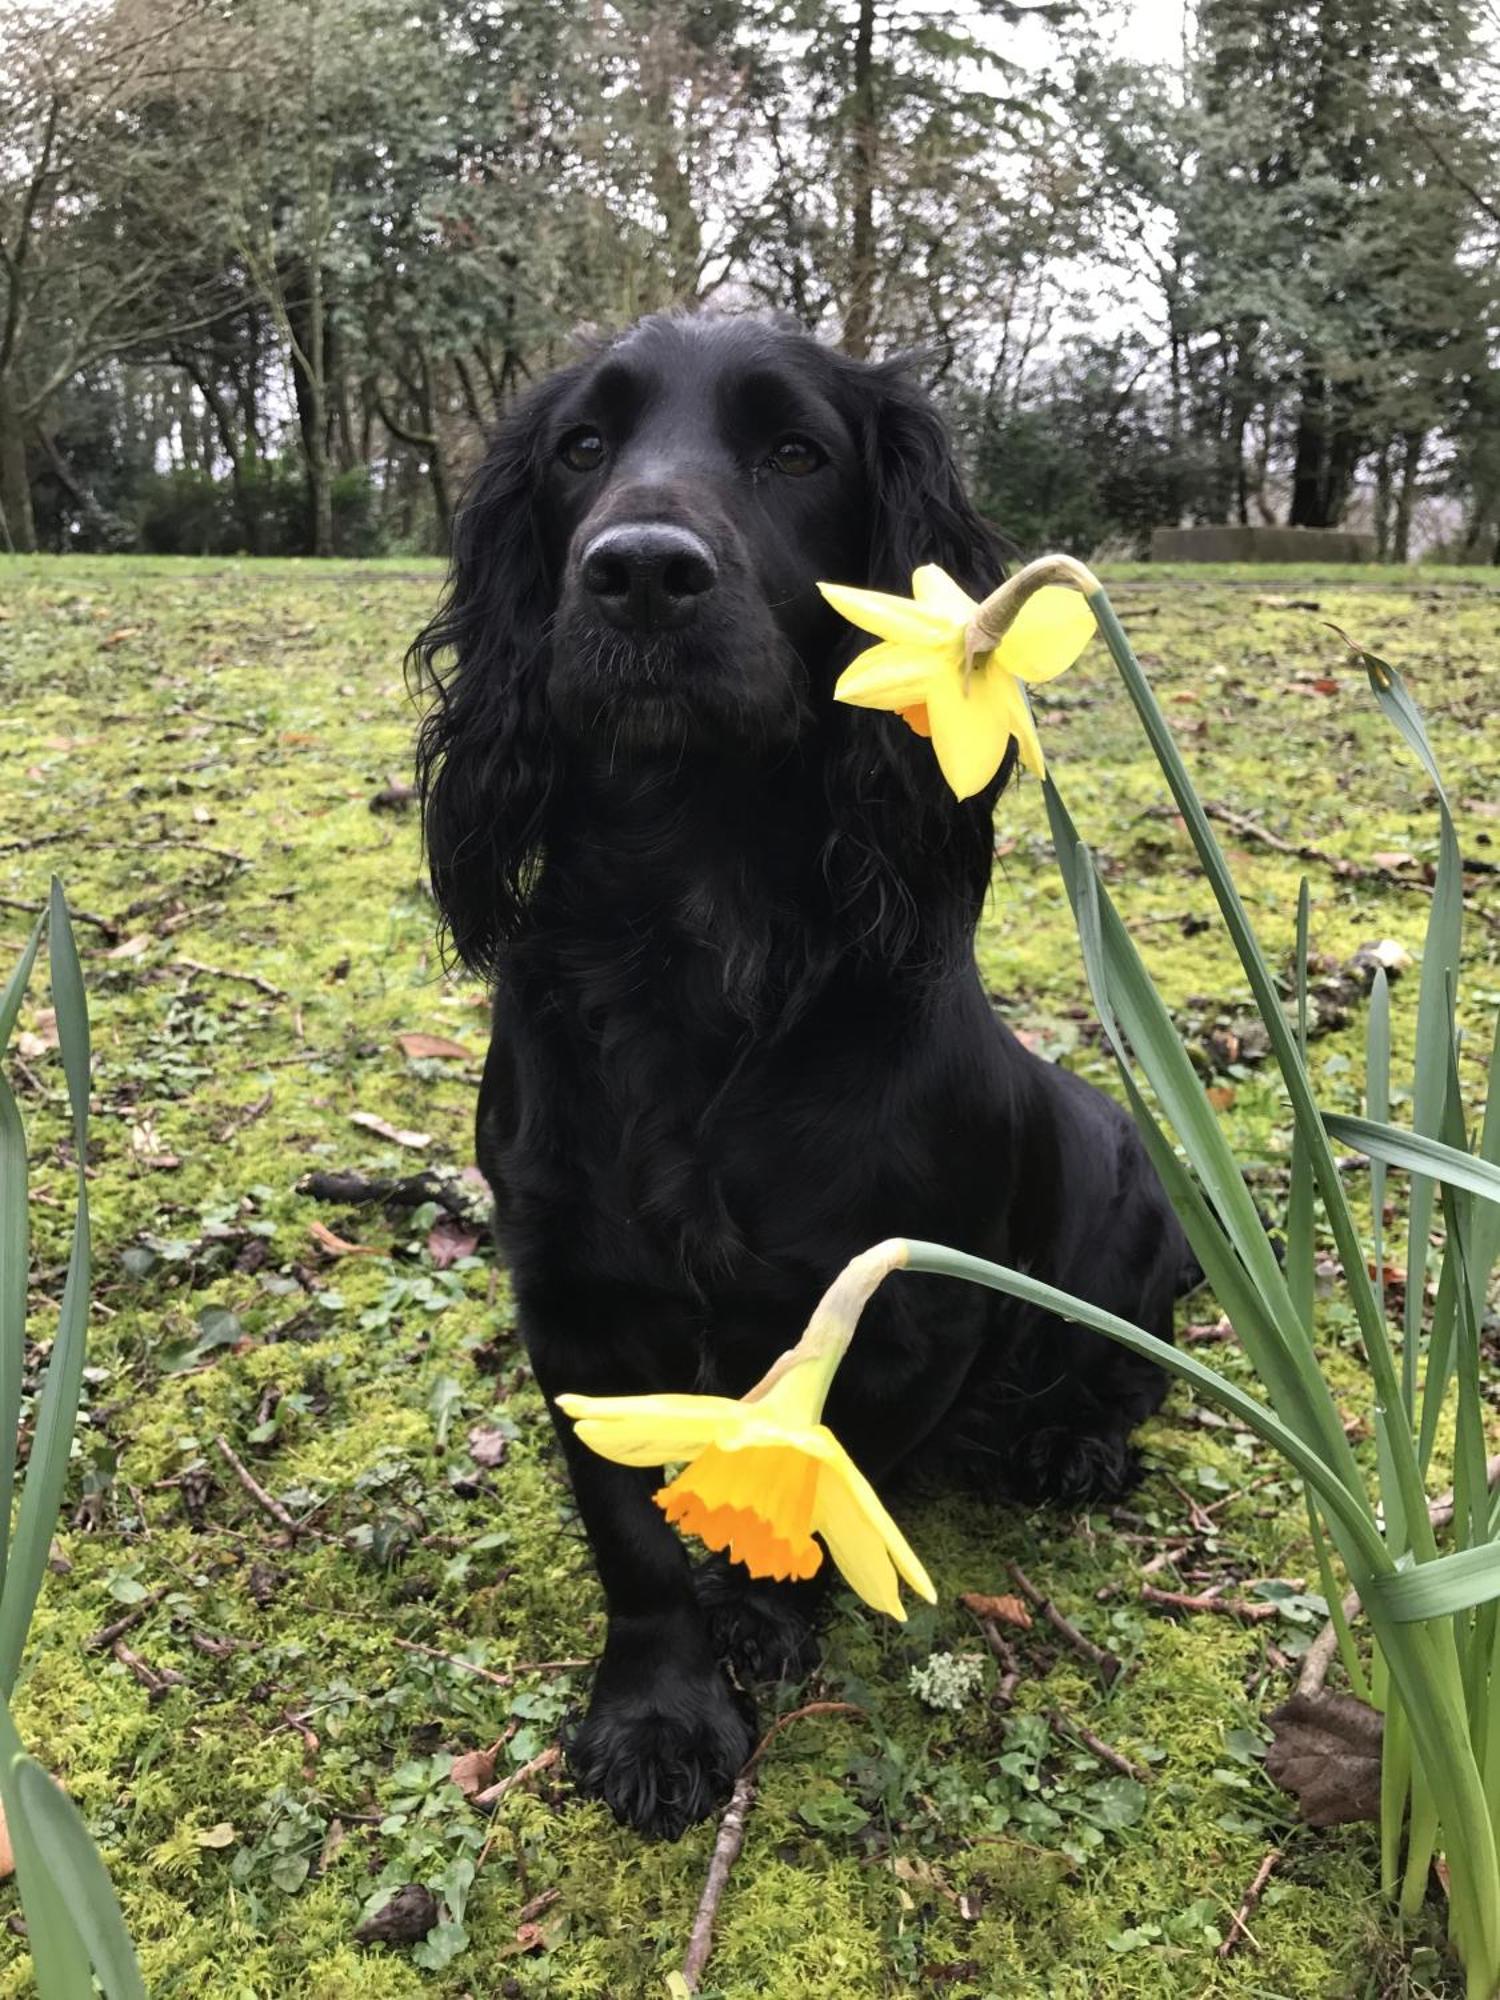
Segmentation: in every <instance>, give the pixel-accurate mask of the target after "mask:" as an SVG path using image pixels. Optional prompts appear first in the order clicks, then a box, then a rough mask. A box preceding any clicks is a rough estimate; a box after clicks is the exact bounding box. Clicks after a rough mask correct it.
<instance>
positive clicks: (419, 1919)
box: [354, 1882, 438, 1944]
mask: <svg viewBox="0 0 1500 2000" xmlns="http://www.w3.org/2000/svg"><path fill="white" fill-rule="evenodd" d="M437 1920H438V1899H437V1897H436V1896H434V1895H433V1893H432V1891H431V1890H430V1889H424V1888H423V1887H422V1884H421V1883H420V1882H408V1883H407V1885H406V1887H405V1888H404V1889H398V1890H397V1891H396V1893H395V1895H394V1896H392V1898H391V1900H390V1901H389V1902H388V1903H386V1904H385V1905H384V1906H383V1907H382V1908H380V1909H378V1910H377V1911H376V1912H375V1914H374V1915H373V1916H370V1917H366V1918H365V1920H364V1922H363V1923H362V1924H360V1925H358V1926H357V1927H356V1929H355V1932H354V1942H355V1943H356V1944H415V1943H416V1941H417V1939H418V1938H424V1937H426V1935H427V1933H428V1932H429V1931H430V1930H431V1929H432V1927H433V1925H434V1924H435V1923H436V1922H437Z"/></svg>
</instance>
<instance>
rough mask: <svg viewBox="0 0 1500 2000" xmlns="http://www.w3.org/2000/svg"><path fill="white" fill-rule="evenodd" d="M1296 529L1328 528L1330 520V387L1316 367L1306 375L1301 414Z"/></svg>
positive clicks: (1295, 463)
mask: <svg viewBox="0 0 1500 2000" xmlns="http://www.w3.org/2000/svg"><path fill="white" fill-rule="evenodd" d="M1289 518H1290V522H1291V525H1292V527H1294V528H1326V527H1329V526H1331V523H1330V521H1329V518H1328V385H1327V383H1326V382H1325V381H1324V380H1323V377H1322V374H1321V373H1320V372H1319V370H1318V369H1316V368H1305V369H1304V370H1303V372H1302V402H1301V405H1300V407H1299V409H1298V411H1297V445H1296V456H1295V459H1294V461H1293V465H1292V509H1291V514H1290V517H1289Z"/></svg>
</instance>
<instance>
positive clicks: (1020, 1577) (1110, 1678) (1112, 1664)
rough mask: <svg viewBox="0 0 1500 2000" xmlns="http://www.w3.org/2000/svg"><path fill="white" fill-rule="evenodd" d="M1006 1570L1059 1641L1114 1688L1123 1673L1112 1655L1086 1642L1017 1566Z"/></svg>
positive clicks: (1091, 1642)
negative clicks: (1062, 1640) (1093, 1667)
mask: <svg viewBox="0 0 1500 2000" xmlns="http://www.w3.org/2000/svg"><path fill="white" fill-rule="evenodd" d="M1009 1569H1010V1574H1011V1579H1012V1581H1013V1582H1014V1584H1015V1586H1016V1588H1017V1590H1019V1591H1020V1593H1021V1595H1022V1596H1023V1597H1028V1598H1030V1600H1031V1602H1032V1603H1033V1604H1034V1605H1035V1606H1036V1608H1037V1611H1038V1613H1039V1614H1040V1616H1041V1617H1043V1618H1045V1619H1046V1621H1047V1623H1048V1624H1049V1625H1050V1626H1051V1627H1052V1629H1053V1631H1054V1632H1055V1633H1056V1634H1057V1635H1058V1637H1059V1638H1060V1639H1065V1640H1066V1641H1067V1643H1068V1644H1069V1645H1070V1646H1071V1647H1072V1648H1073V1651H1074V1652H1075V1653H1078V1654H1080V1655H1081V1656H1082V1657H1083V1658H1084V1659H1085V1660H1087V1661H1089V1662H1090V1664H1091V1665H1092V1666H1095V1667H1097V1668H1098V1670H1099V1676H1100V1678H1101V1679H1102V1680H1103V1682H1104V1685H1105V1686H1106V1687H1111V1686H1113V1684H1114V1682H1115V1681H1116V1680H1117V1679H1118V1678H1119V1676H1120V1674H1121V1672H1122V1671H1123V1669H1122V1667H1121V1665H1120V1662H1119V1660H1118V1659H1116V1657H1115V1655H1114V1654H1113V1653H1111V1652H1109V1651H1107V1650H1106V1649H1105V1648H1104V1647H1103V1646H1096V1645H1095V1644H1094V1642H1093V1640H1092V1639H1089V1638H1085V1636H1084V1635H1083V1633H1082V1632H1080V1631H1079V1629H1078V1627H1077V1626H1076V1625H1074V1624H1073V1623H1072V1622H1071V1621H1070V1620H1069V1619H1067V1618H1065V1617H1064V1616H1063V1614H1062V1613H1061V1612H1060V1611H1059V1610H1058V1608H1057V1606H1056V1605H1055V1604H1054V1603H1053V1602H1052V1599H1051V1598H1050V1597H1044V1596H1043V1594H1042V1593H1041V1591H1039V1590H1038V1589H1037V1587H1036V1585H1035V1584H1034V1583H1033V1582H1032V1581H1031V1578H1030V1577H1029V1576H1028V1575H1027V1574H1026V1572H1025V1570H1024V1569H1022V1567H1021V1565H1020V1564H1019V1563H1011V1564H1010V1565H1009Z"/></svg>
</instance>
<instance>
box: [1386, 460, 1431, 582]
mask: <svg viewBox="0 0 1500 2000" xmlns="http://www.w3.org/2000/svg"><path fill="white" fill-rule="evenodd" d="M1426 443H1427V433H1426V431H1403V432H1402V434H1401V484H1400V486H1399V487H1398V488H1397V489H1396V531H1395V537H1394V540H1395V546H1394V548H1393V550H1392V554H1393V555H1394V557H1395V559H1396V561H1397V562H1398V563H1404V562H1410V561H1411V517H1412V510H1413V507H1414V505H1415V502H1416V497H1417V474H1418V472H1419V471H1420V470H1421V466H1422V450H1423V447H1424V446H1425V445H1426Z"/></svg>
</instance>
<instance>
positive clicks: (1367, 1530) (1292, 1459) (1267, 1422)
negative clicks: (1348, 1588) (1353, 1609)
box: [905, 1239, 1394, 1597]
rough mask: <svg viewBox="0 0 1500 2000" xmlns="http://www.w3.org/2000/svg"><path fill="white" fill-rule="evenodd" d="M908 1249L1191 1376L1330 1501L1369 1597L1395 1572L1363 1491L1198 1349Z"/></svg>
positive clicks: (1004, 1274)
mask: <svg viewBox="0 0 1500 2000" xmlns="http://www.w3.org/2000/svg"><path fill="white" fill-rule="evenodd" d="M906 1248H907V1260H906V1266H905V1268H906V1269H907V1270H909V1271H930V1272H934V1273H936V1274H937V1275H938V1276H941V1277H946V1278H965V1279H967V1280H968V1281H969V1283H971V1284H975V1285H984V1286H987V1287H988V1288H989V1290H991V1291H995V1292H1004V1293H1005V1294H1006V1295H1007V1296H1008V1297H1010V1298H1013V1299H1021V1300H1022V1301H1023V1302H1024V1303H1025V1304H1027V1305H1033V1306H1040V1307H1041V1308H1042V1309H1043V1310H1044V1311H1045V1312H1050V1313H1056V1315H1057V1317H1058V1318H1059V1319H1064V1320H1072V1321H1074V1322H1076V1323H1077V1324H1078V1325H1079V1326H1087V1327H1092V1328H1093V1330H1094V1331H1095V1332H1096V1333H1102V1334H1103V1335H1104V1336H1105V1337H1106V1339H1109V1340H1113V1341H1114V1342H1115V1343H1116V1344H1117V1345H1118V1346H1120V1347H1124V1348H1128V1349H1129V1350H1130V1352H1131V1353H1132V1354H1139V1355H1143V1356H1144V1357H1145V1359H1146V1360H1148V1361H1155V1362H1156V1363H1157V1364H1158V1365H1159V1366H1160V1367H1162V1368H1164V1369H1166V1370H1167V1372H1168V1373H1169V1374H1172V1375H1176V1376H1178V1377H1179V1378H1180V1379H1181V1380H1182V1381H1184V1382H1190V1383H1191V1384H1192V1386H1193V1387H1194V1389H1196V1390H1197V1392H1198V1393H1199V1394H1200V1395H1203V1396H1207V1397H1208V1398H1209V1400H1210V1401H1211V1402H1214V1403H1217V1404H1218V1405H1219V1406H1220V1408H1222V1409H1225V1410H1227V1411H1228V1412H1229V1413H1230V1415H1231V1416H1234V1417H1238V1418H1239V1420H1240V1421H1241V1422H1242V1423H1243V1424H1245V1425H1246V1426H1247V1427H1248V1428H1249V1429H1250V1430H1252V1431H1254V1432H1255V1434H1256V1436H1257V1437H1259V1438H1263V1439H1264V1440H1265V1442H1266V1443H1267V1444H1269V1445H1272V1446H1273V1447H1274V1448H1275V1449H1276V1450H1277V1451H1279V1452H1280V1453H1281V1455H1282V1457H1283V1458H1285V1459H1286V1460H1287V1461H1288V1462H1289V1463H1290V1464H1291V1465H1293V1466H1294V1467H1295V1468H1296V1470H1297V1471H1298V1472H1300V1473H1301V1475H1302V1477H1303V1478H1304V1479H1305V1480H1307V1482H1308V1484H1309V1485H1310V1486H1311V1487H1312V1488H1313V1490H1314V1491H1315V1492H1316V1493H1317V1495H1318V1498H1319V1500H1320V1501H1321V1502H1322V1503H1323V1506H1324V1510H1325V1512H1326V1513H1328V1514H1329V1516H1330V1517H1331V1518H1333V1519H1336V1520H1337V1522H1338V1524H1339V1526H1340V1528H1341V1529H1343V1531H1344V1533H1345V1534H1346V1536H1347V1537H1348V1540H1349V1543H1350V1545H1351V1546H1352V1547H1354V1548H1355V1549H1356V1550H1357V1552H1358V1557H1359V1567H1358V1568H1357V1570H1356V1571H1355V1584H1356V1588H1357V1589H1358V1590H1359V1591H1360V1595H1361V1597H1363V1596H1364V1594H1365V1592H1364V1581H1365V1579H1366V1578H1367V1577H1369V1576H1377V1575H1378V1576H1381V1577H1384V1576H1386V1575H1387V1574H1394V1572H1393V1571H1392V1568H1391V1561H1390V1558H1389V1556H1388V1555H1387V1554H1386V1549H1385V1543H1384V1542H1383V1541H1382V1540H1381V1538H1380V1532H1379V1530H1378V1529H1377V1528H1376V1526H1375V1523H1374V1521H1373V1519H1372V1518H1371V1516H1370V1513H1369V1510H1368V1509H1367V1507H1366V1506H1365V1504H1364V1500H1363V1496H1362V1495H1361V1494H1358V1493H1352V1492H1351V1491H1350V1490H1349V1488H1348V1487H1346V1486H1345V1485H1344V1484H1343V1482H1342V1481H1341V1480H1340V1479H1339V1477H1338V1475H1337V1474H1336V1473H1335V1472H1334V1471H1333V1470H1332V1468H1331V1467H1330V1466H1329V1465H1327V1464H1326V1463H1325V1461H1324V1460H1323V1459H1321V1458H1320V1457H1319V1456H1318V1454H1317V1452H1316V1451H1314V1450H1313V1449H1312V1447H1311V1446H1310V1445H1307V1444H1304V1443H1303V1441H1302V1439H1301V1438H1300V1437H1298V1435H1297V1433H1296V1432H1295V1431H1294V1430H1292V1429H1291V1427H1290V1426H1289V1425H1287V1424H1284V1423H1283V1422H1282V1421H1281V1419H1280V1417H1278V1416H1277V1415H1276V1413H1275V1411H1274V1410H1270V1409H1268V1408H1267V1407H1266V1405H1265V1404H1264V1403H1260V1402H1257V1401H1256V1399H1255V1398H1254V1397H1253V1396H1250V1395H1247V1394H1246V1392H1245V1391H1244V1390H1243V1389H1241V1388H1240V1387H1239V1385H1238V1384H1237V1383H1235V1382H1231V1381H1229V1380H1228V1378H1227V1377H1226V1376H1223V1375H1220V1374H1219V1373H1218V1372H1217V1370H1215V1369H1213V1368H1210V1367H1209V1366H1208V1365H1207V1364H1206V1363H1205V1362H1202V1361H1200V1360H1199V1359H1198V1357H1197V1356H1196V1355H1195V1354H1187V1353H1184V1352H1183V1351H1182V1349H1180V1348H1177V1347H1173V1346H1172V1345H1171V1343H1170V1342H1169V1341H1165V1340H1159V1339H1158V1338H1157V1337H1156V1335H1155V1334H1154V1333H1147V1331H1146V1329H1145V1328H1144V1327H1140V1326H1135V1325H1133V1324H1132V1322H1131V1321H1130V1320H1128V1319H1120V1318H1119V1317H1118V1316H1117V1315H1116V1314H1115V1313H1109V1312H1105V1311H1104V1310H1103V1309H1102V1308H1101V1307H1099V1306H1096V1305H1092V1304H1090V1302H1089V1301H1088V1300H1087V1299H1080V1298H1077V1297H1075V1296H1074V1294H1073V1293H1072V1292H1063V1291H1059V1290H1058V1289H1057V1287H1056V1286H1055V1285H1046V1284H1043V1283H1042V1281H1041V1280H1040V1279H1039V1278H1031V1277H1028V1276H1027V1275H1026V1273H1025V1272H1024V1271H1012V1270H1010V1269H1008V1268H1007V1267H1006V1266H1005V1265H1003V1264H991V1263H989V1262H988V1261H987V1260H986V1259H985V1258H983V1257H971V1256H970V1255H969V1254H968V1253H967V1252H966V1251H962V1250H950V1249H949V1248H948V1247H947V1246H946V1245H945V1244H942V1243H922V1242H918V1241H916V1240H915V1239H910V1240H908V1242H907V1246H906Z"/></svg>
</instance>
